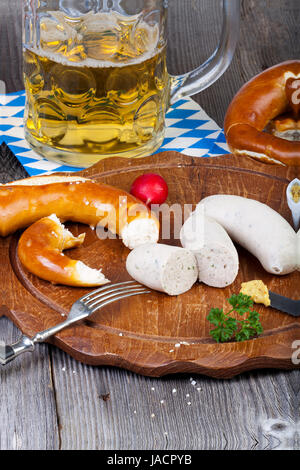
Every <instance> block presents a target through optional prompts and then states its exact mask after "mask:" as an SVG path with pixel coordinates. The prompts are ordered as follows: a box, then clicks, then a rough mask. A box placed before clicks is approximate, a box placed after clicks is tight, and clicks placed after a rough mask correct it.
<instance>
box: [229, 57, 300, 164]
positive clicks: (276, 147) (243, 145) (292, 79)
mask: <svg viewBox="0 0 300 470" xmlns="http://www.w3.org/2000/svg"><path fill="white" fill-rule="evenodd" d="M299 112H300V61H288V62H284V63H282V64H279V65H276V66H274V67H271V68H270V69H267V70H265V71H264V72H262V73H261V74H259V75H257V76H256V77H254V78H253V79H252V80H250V81H249V82H248V83H246V84H245V85H244V86H243V87H242V88H241V90H240V91H239V92H238V93H237V95H236V96H235V97H234V99H233V101H232V102H231V104H230V106H229V108H228V111H227V114H226V117H225V123H224V130H225V135H226V139H227V143H228V145H229V148H230V150H231V152H232V153H234V154H236V155H241V156H250V157H253V158H255V159H257V160H261V161H264V162H268V163H277V164H281V165H294V166H300V142H298V141H291V140H287V139H286V137H288V138H290V134H291V131H294V130H298V123H299V120H300V115H299ZM285 113H289V114H288V115H287V116H284V117H281V115H283V114H285ZM275 118H277V119H275ZM273 120H275V125H273V126H272V125H271V129H272V132H273V135H272V134H270V133H267V132H263V131H264V130H265V129H266V127H267V126H268V124H269V123H270V122H272V121H273ZM287 120H288V121H287ZM286 131H289V134H288V135H285V132H286ZM282 137H285V138H282Z"/></svg>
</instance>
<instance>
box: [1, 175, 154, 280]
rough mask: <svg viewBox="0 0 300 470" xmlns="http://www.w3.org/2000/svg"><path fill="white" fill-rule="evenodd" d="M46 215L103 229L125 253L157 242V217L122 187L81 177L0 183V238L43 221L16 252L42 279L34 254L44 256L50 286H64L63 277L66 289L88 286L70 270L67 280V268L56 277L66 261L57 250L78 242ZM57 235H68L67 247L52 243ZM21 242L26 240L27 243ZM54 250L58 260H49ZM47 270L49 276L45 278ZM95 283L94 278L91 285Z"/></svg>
mask: <svg viewBox="0 0 300 470" xmlns="http://www.w3.org/2000/svg"><path fill="white" fill-rule="evenodd" d="M51 214H55V216H56V217H57V218H58V219H60V220H61V221H62V222H64V221H73V222H80V223H83V224H87V225H89V226H92V227H96V226H98V227H99V226H100V227H108V228H109V229H110V231H111V232H113V233H115V234H117V235H119V236H120V238H122V240H123V243H124V244H125V245H126V246H127V247H128V248H130V249H133V248H135V247H137V246H139V245H142V244H144V243H156V242H157V241H158V238H159V221H158V219H157V218H156V216H155V215H154V214H153V213H152V212H151V211H150V210H149V209H148V208H147V206H146V205H144V204H142V203H141V202H140V201H139V200H138V199H136V198H135V197H133V196H132V195H130V194H128V193H126V192H125V191H123V190H121V189H117V188H114V187H112V186H108V185H105V184H99V183H96V182H94V181H92V180H89V179H86V178H82V177H77V176H61V175H59V176H57V175H54V176H40V177H33V178H28V179H26V180H21V181H16V182H14V183H9V184H6V185H0V236H3V237H5V236H7V235H9V234H11V233H14V232H16V231H17V230H18V229H22V228H25V227H28V226H30V225H31V224H34V223H35V222H37V221H39V220H40V219H44V218H45V217H46V218H47V219H46V220H45V219H44V220H43V221H41V222H37V224H38V225H37V226H36V225H35V226H33V227H31V228H29V229H28V231H27V233H26V232H25V233H24V235H23V237H24V238H23V237H22V239H21V241H20V246H19V249H18V253H19V257H20V259H21V261H23V263H24V264H25V266H26V267H27V269H28V270H29V271H31V272H34V273H35V274H37V275H38V276H39V277H42V278H44V279H45V272H44V271H45V270H44V268H42V267H41V265H39V264H38V263H37V257H38V254H40V255H41V256H44V258H45V263H46V264H47V259H48V261H49V265H48V268H47V269H48V274H47V276H48V279H49V280H51V282H58V283H60V282H62V281H64V282H63V283H64V284H67V282H66V281H67V278H68V279H69V281H70V282H69V284H70V285H87V283H86V278H85V280H84V282H83V283H81V284H78V282H81V281H82V280H81V281H80V279H76V276H75V277H74V276H73V274H74V272H72V270H71V271H69V273H70V275H69V276H68V275H67V272H68V270H67V269H66V270H65V273H64V274H61V269H60V268H61V266H60V265H59V263H58V260H63V258H64V261H67V259H66V257H64V256H63V254H62V253H61V251H62V250H63V249H65V248H67V247H68V244H69V243H71V245H72V243H75V245H76V244H77V243H81V242H83V239H82V238H79V239H77V240H75V239H71V238H69V239H68V237H69V235H68V234H67V233H65V232H64V231H62V230H63V229H62V228H61V227H59V226H58V225H57V224H58V223H59V221H58V220H57V219H56V218H55V220H53V218H52V220H51V218H50V219H49V216H50V215H51ZM51 227H52V228H51ZM49 230H51V231H50V235H49ZM57 231H58V232H60V233H61V236H63V234H65V236H67V245H66V246H65V245H64V244H62V245H61V246H60V248H59V247H58V246H57V245H56V243H57V240H56V238H57V234H58V232H57ZM29 236H30V240H31V241H30V243H29V241H28V237H29ZM24 240H27V242H26V243H27V244H26V243H25V242H24ZM47 244H48V245H47ZM53 249H55V250H56V253H57V257H53ZM57 250H58V251H57ZM59 251H60V253H59ZM30 253H32V256H30ZM33 254H34V255H33ZM47 256H49V258H47ZM51 270H52V274H53V276H52V277H51V276H50V277H49V272H50V271H51ZM59 273H60V274H59ZM90 274H91V273H90ZM94 274H95V273H94ZM104 280H105V278H104V277H103V279H102V278H101V276H100V278H99V277H98V278H97V279H96V281H97V282H98V284H99V283H101V282H102V281H104ZM98 284H96V283H95V279H94V280H93V281H92V284H91V285H98Z"/></svg>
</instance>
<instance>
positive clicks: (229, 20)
mask: <svg viewBox="0 0 300 470" xmlns="http://www.w3.org/2000/svg"><path fill="white" fill-rule="evenodd" d="M239 32H240V0H223V28H222V33H221V39H220V43H219V46H218V47H217V49H216V50H215V52H214V53H213V54H212V55H211V57H209V59H207V61H206V62H204V64H202V65H200V67H198V68H196V69H195V70H192V71H191V72H188V73H186V74H183V75H177V76H172V75H171V104H172V103H174V102H175V101H177V100H178V99H180V98H183V97H184V96H192V95H195V94H196V93H199V92H200V91H203V90H205V89H206V88H208V87H209V86H211V85H212V84H213V83H214V82H215V81H217V80H218V79H219V78H220V77H221V76H222V75H223V73H224V72H225V71H226V70H227V68H228V67H229V65H230V63H231V61H232V58H233V55H234V52H235V49H236V45H237V42H238V39H239Z"/></svg>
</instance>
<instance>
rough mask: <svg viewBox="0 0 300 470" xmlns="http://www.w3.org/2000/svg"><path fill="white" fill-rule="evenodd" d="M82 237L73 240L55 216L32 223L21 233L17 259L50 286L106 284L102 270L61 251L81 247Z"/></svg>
mask: <svg viewBox="0 0 300 470" xmlns="http://www.w3.org/2000/svg"><path fill="white" fill-rule="evenodd" d="M84 238H85V234H81V235H79V237H74V236H73V235H72V233H71V232H69V230H67V229H66V228H65V227H64V225H62V224H61V223H60V221H59V219H58V218H57V217H56V215H54V214H53V215H51V216H49V217H44V218H43V219H41V220H39V221H38V222H35V223H34V224H33V225H31V226H30V227H29V228H28V229H27V230H25V232H24V233H23V234H22V236H21V238H20V240H19V244H18V256H19V258H20V261H21V263H22V264H23V266H25V268H26V269H28V271H30V272H31V273H33V274H35V275H36V276H38V277H40V278H41V279H44V280H46V281H50V282H52V283H53V284H64V285H67V286H77V287H79V286H80V287H93V286H101V285H103V284H107V283H108V282H109V281H108V280H107V279H106V278H105V276H104V275H103V274H102V272H101V270H99V271H98V270H97V269H91V268H89V267H88V266H86V265H85V264H84V263H82V262H81V261H75V260H73V259H70V258H68V257H67V256H65V255H64V254H63V253H62V251H63V250H66V249H69V248H74V247H77V246H80V245H82V243H83V242H84Z"/></svg>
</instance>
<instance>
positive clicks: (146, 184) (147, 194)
mask: <svg viewBox="0 0 300 470" xmlns="http://www.w3.org/2000/svg"><path fill="white" fill-rule="evenodd" d="M168 192H169V189H168V185H167V183H166V182H165V180H164V179H163V178H162V177H161V176H159V175H156V174H155V173H147V174H145V175H141V176H139V177H138V178H137V179H136V180H135V181H134V182H133V185H132V186H131V190H130V193H131V194H132V195H133V196H135V197H136V198H138V199H140V200H141V201H143V202H144V203H145V204H147V206H148V205H150V204H163V203H164V202H165V200H166V199H167V197H168Z"/></svg>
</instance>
